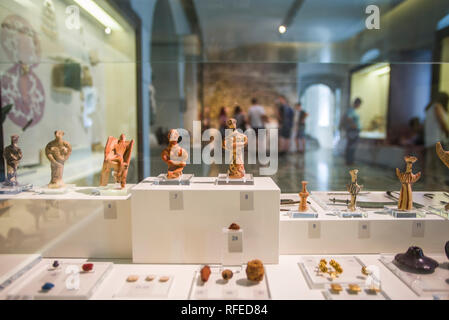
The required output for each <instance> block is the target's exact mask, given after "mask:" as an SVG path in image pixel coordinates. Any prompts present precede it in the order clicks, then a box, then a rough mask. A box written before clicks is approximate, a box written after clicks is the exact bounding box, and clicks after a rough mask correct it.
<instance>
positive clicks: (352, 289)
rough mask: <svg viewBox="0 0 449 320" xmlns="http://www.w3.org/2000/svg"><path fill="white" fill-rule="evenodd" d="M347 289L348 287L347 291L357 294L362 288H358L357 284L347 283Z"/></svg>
mask: <svg viewBox="0 0 449 320" xmlns="http://www.w3.org/2000/svg"><path fill="white" fill-rule="evenodd" d="M348 289H349V292H351V293H353V294H354V293H355V294H357V293H359V292H360V291H362V289H361V288H360V286H359V285H358V284H349V285H348Z"/></svg>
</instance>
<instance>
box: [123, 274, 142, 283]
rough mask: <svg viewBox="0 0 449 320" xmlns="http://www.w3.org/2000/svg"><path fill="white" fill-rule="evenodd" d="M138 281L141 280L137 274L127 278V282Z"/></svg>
mask: <svg viewBox="0 0 449 320" xmlns="http://www.w3.org/2000/svg"><path fill="white" fill-rule="evenodd" d="M137 280H139V276H138V275H135V274H131V275H129V276H128V278H126V281H127V282H136V281H137Z"/></svg>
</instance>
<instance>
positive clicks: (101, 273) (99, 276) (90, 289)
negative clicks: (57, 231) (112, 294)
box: [7, 259, 112, 300]
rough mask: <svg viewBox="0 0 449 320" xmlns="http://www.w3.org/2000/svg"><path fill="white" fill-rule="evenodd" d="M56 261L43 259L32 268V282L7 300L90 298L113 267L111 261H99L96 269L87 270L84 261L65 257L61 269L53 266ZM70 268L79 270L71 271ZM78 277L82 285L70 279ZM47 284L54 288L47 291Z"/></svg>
mask: <svg viewBox="0 0 449 320" xmlns="http://www.w3.org/2000/svg"><path fill="white" fill-rule="evenodd" d="M52 262H53V260H49V259H45V260H43V261H42V263H40V264H39V266H38V268H37V269H36V270H32V275H31V276H30V277H29V279H28V281H26V282H25V283H23V284H22V285H19V286H18V287H17V288H14V289H13V290H11V291H10V292H8V294H7V299H9V300H17V299H25V300H30V299H34V300H87V299H90V298H91V296H92V294H93V293H94V292H95V291H96V290H97V289H98V287H99V286H100V285H101V283H102V281H103V280H104V278H105V277H106V275H107V274H108V272H110V270H111V268H112V263H110V262H97V263H94V268H93V270H92V271H89V272H84V271H82V269H81V266H82V264H83V262H79V261H77V260H70V259H67V260H61V261H60V265H59V267H58V268H53V267H52ZM70 268H72V269H73V270H76V269H77V270H79V272H78V273H77V274H75V273H69V272H68V270H69V269H70ZM75 277H79V285H77V284H75V285H74V286H75V287H71V286H70V284H68V282H70V281H72V280H71V279H74V278H75ZM74 281H75V280H74ZM45 283H52V284H53V285H54V287H53V288H51V289H50V290H48V291H46V290H43V289H42V286H43V285H44V284H45Z"/></svg>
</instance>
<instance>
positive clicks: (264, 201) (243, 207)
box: [131, 177, 280, 263]
mask: <svg viewBox="0 0 449 320" xmlns="http://www.w3.org/2000/svg"><path fill="white" fill-rule="evenodd" d="M254 182H255V184H254V185H216V184H215V183H214V181H213V180H211V179H207V178H195V177H194V178H192V181H191V183H190V185H189V186H185V185H180V186H166V185H153V184H151V183H140V184H138V185H136V186H135V187H134V188H133V189H132V190H131V193H132V197H131V208H132V210H131V212H132V237H133V238H132V239H133V240H132V244H133V255H132V256H133V262H135V263H220V262H221V252H220V250H219V248H220V247H221V244H222V228H224V227H228V226H229V225H230V224H231V223H237V224H238V225H240V227H241V228H242V229H244V230H245V242H244V248H243V251H244V259H245V260H250V259H251V258H252V257H255V256H257V257H259V258H260V259H261V260H263V261H264V262H266V263H277V262H278V260H279V201H280V200H279V199H280V198H279V197H280V190H279V188H278V187H277V185H276V184H275V183H274V182H273V180H272V179H270V178H255V179H254ZM149 204H151V205H149Z"/></svg>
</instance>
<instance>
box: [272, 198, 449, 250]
mask: <svg viewBox="0 0 449 320" xmlns="http://www.w3.org/2000/svg"><path fill="white" fill-rule="evenodd" d="M422 194H424V192H423V193H422ZM368 195H369V196H370V198H367V196H368ZM318 196H320V197H321V198H322V197H327V198H329V197H339V198H344V197H347V198H349V194H346V195H342V193H341V192H312V193H311V197H309V199H310V198H311V199H310V201H311V202H312V203H317V202H316V201H315V199H316V198H317V197H318ZM363 196H364V197H365V198H362V199H364V201H365V200H366V201H368V200H369V201H385V199H386V198H385V196H384V192H380V191H379V192H369V193H368V194H364V195H363ZM281 198H282V199H291V200H296V201H299V196H298V195H297V194H281ZM359 198H360V197H359ZM416 198H418V199H419V197H418V196H417V197H416ZM289 207H292V208H294V207H295V205H293V206H285V205H281V209H284V210H285V209H286V208H289ZM317 212H318V217H317V218H302V219H291V218H290V217H289V216H288V213H287V212H286V211H280V223H279V235H280V239H279V241H280V242H279V243H280V245H279V251H280V254H326V253H329V252H338V253H341V254H356V253H360V252H363V253H367V254H369V253H379V252H400V251H401V250H403V248H404V247H405V248H407V247H409V246H410V244H411V243H413V244H415V245H417V246H420V247H421V248H423V250H425V251H428V252H438V251H440V250H441V243H444V242H445V241H447V239H446V238H447V234H448V233H449V220H447V219H445V218H443V217H440V216H439V215H436V214H431V213H430V212H429V211H428V212H427V214H426V216H425V217H420V218H400V219H399V218H394V217H392V216H391V215H390V214H388V213H387V212H385V211H384V210H383V209H380V210H379V211H378V210H376V209H374V210H371V211H366V213H367V217H366V218H340V217H339V216H338V215H337V214H336V213H335V212H332V211H326V210H325V209H324V208H322V207H321V206H318V210H317ZM336 239H338V241H336Z"/></svg>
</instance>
